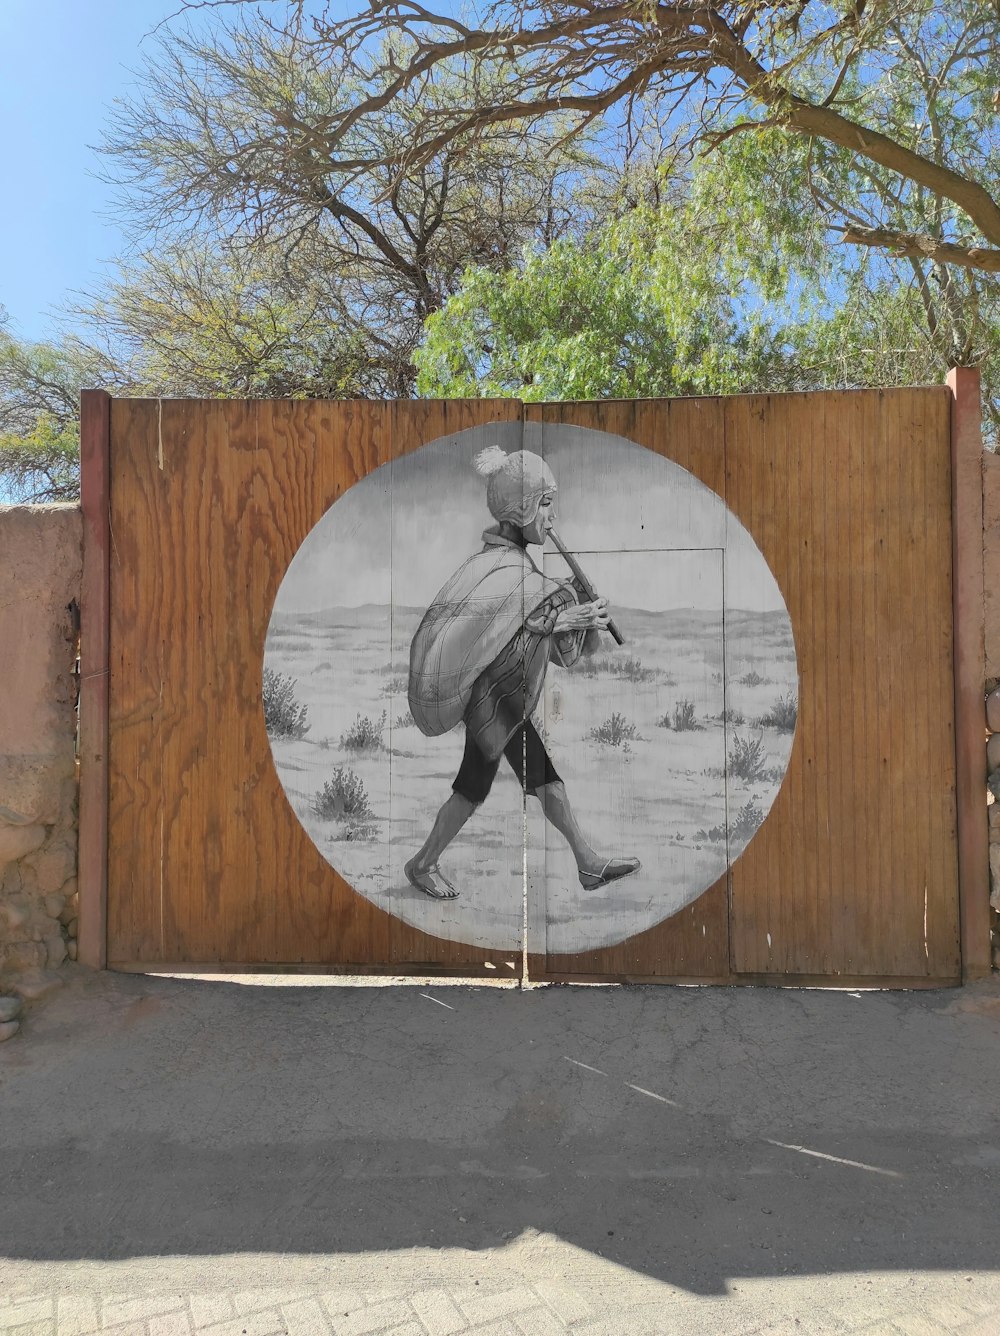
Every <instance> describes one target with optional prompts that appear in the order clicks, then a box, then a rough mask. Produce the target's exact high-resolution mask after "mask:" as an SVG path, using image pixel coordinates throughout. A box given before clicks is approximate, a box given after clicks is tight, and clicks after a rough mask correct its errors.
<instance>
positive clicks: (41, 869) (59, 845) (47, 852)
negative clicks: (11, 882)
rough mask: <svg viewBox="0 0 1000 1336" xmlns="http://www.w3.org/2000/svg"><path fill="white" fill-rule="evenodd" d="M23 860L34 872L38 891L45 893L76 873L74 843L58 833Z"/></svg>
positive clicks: (62, 884)
mask: <svg viewBox="0 0 1000 1336" xmlns="http://www.w3.org/2000/svg"><path fill="white" fill-rule="evenodd" d="M24 862H25V864H26V865H27V866H28V867H29V868H31V869H32V871H33V872H34V874H35V877H36V880H37V883H38V889H39V891H40V892H41V893H42V894H43V895H47V894H49V893H50V892H52V891H57V890H58V889H59V887H60V886H65V884H66V882H67V881H69V879H70V877H72V876H74V875H75V874H76V845H75V844H70V842H69V841H68V840H67V839H66V837H65V835H59V836H56V837H55V838H54V839H52V840H50V841H49V843H48V844H46V845H45V847H44V848H42V849H39V850H38V852H37V853H33V854H31V855H30V856H29V857H28V858H26V859H25V860H24Z"/></svg>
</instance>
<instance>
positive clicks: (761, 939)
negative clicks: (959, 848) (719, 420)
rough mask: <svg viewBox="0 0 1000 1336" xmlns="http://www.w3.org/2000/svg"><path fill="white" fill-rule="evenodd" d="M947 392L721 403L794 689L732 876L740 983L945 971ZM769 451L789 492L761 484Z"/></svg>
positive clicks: (949, 971)
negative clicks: (772, 794)
mask: <svg viewBox="0 0 1000 1336" xmlns="http://www.w3.org/2000/svg"><path fill="white" fill-rule="evenodd" d="M945 403H946V400H945V396H942V394H941V392H940V391H939V390H935V389H933V388H931V389H925V390H915V391H885V392H883V391H864V392H853V393H846V392H845V393H839V392H838V393H831V394H829V395H821V396H795V395H789V396H773V397H772V398H771V399H770V400H769V401H768V402H767V408H766V412H765V414H764V416H763V417H759V418H758V421H759V427H758V428H756V429H755V430H751V431H750V432H749V433H748V432H747V431H746V430H745V426H746V424H747V423H750V424H753V422H754V418H755V408H754V401H750V403H749V404H747V403H738V402H737V401H734V403H733V405H732V408H731V413H732V420H731V424H730V430H729V432H728V435H727V452H728V458H729V499H730V505H731V507H732V509H733V510H734V512H735V514H736V515H737V517H739V518H741V519H742V520H743V521H744V523H746V524H747V525H748V527H749V528H750V530H751V532H752V533H753V534H754V536H755V537H756V538H757V539H758V542H759V543H760V545H761V548H762V550H763V551H764V553H765V556H766V557H767V559H768V563H769V565H770V566H771V568H772V570H773V571H774V572H775V575H776V576H777V578H778V581H779V584H780V585H781V588H782V590H783V591H784V593H785V595H786V600H787V604H788V608H789V611H790V613H791V615H792V620H793V625H794V627H795V631H796V650H797V654H798V666H799V673H800V681H801V690H800V705H799V725H798V727H799V736H798V739H797V743H796V747H795V749H794V750H793V753H792V760H791V765H790V767H789V772H788V776H787V778H786V780H785V783H784V786H783V788H782V792H781V794H780V796H779V799H778V800H777V801H776V802H775V805H774V808H773V809H772V812H771V815H770V817H769V818H768V820H767V822H766V823H765V826H764V828H763V829H762V830H761V831H760V833H759V834H758V836H757V837H756V839H755V841H754V844H753V845H752V846H751V849H750V850H749V851H748V852H747V854H744V855H743V857H742V858H741V859H740V860H739V861H738V862H737V863H736V864H735V865H734V868H733V874H732V883H733V890H732V895H733V909H732V919H733V959H734V967H735V968H736V969H737V970H738V971H739V972H740V973H741V974H743V975H746V976H748V977H749V976H753V977H760V976H762V975H768V974H776V975H780V976H783V977H792V976H795V977H803V978H805V977H824V976H825V977H831V976H832V977H838V976H843V977H847V976H850V977H853V978H861V977H865V976H866V975H871V976H872V977H880V978H892V977H897V978H904V977H905V978H908V979H913V978H916V977H920V976H921V975H926V976H929V977H933V978H937V979H939V980H941V981H945V980H951V979H953V978H954V977H955V974H956V971H957V956H956V955H955V952H954V949H953V937H954V925H955V922H956V918H955V913H956V906H957V886H956V881H955V875H954V866H953V864H954V843H953V838H952V836H951V834H950V826H949V819H948V813H949V807H950V805H951V797H950V794H951V784H952V776H953V773H954V763H953V761H952V760H951V759H950V756H949V748H950V745H951V717H952V708H953V707H952V702H951V699H950V687H949V684H948V682H947V673H946V654H944V653H943V652H942V651H943V647H942V642H941V638H940V635H939V633H938V630H937V627H938V619H939V618H940V615H941V605H942V591H943V588H944V584H943V577H942V574H941V572H942V571H943V572H945V574H946V573H947V571H948V568H949V565H950V553H949V539H948V531H949V530H950V486H949V480H948V478H947V476H946V474H944V473H942V471H941V467H940V457H941V453H942V443H943V439H944V428H945V425H946V424H945V423H944V420H943V417H942V412H943V409H944V407H945ZM768 414H770V416H768ZM741 422H742V423H743V424H744V429H743V430H741V428H740V424H741ZM935 450H936V451H937V454H936V455H935ZM806 451H808V452H809V455H810V458H809V459H808V460H806V458H805V453H806ZM766 460H771V461H772V462H773V463H775V464H776V466H777V469H778V476H779V477H780V476H781V475H782V474H783V475H784V476H785V477H786V479H787V486H786V487H785V488H784V489H782V488H781V487H780V486H779V487H776V488H773V489H771V490H768V489H767V488H766V487H764V488H762V479H767V478H770V477H772V476H774V475H772V474H771V473H770V471H769V468H768V465H767V463H766V462H765V461H766ZM793 479H794V480H795V481H794V482H793V481H792V480H793ZM779 531H780V532H779ZM782 533H793V534H797V535H798V540H799V541H798V542H797V543H790V542H787V541H786V540H785V539H784V538H783V537H782V536H781V534H782ZM980 715H981V711H980ZM980 727H981V718H980ZM949 859H951V871H950V872H949ZM925 885H926V886H927V887H928V890H927V896H928V899H927V906H928V910H927V930H926V931H925V928H924V887H925ZM782 887H785V888H788V887H790V888H792V889H793V892H794V893H793V895H792V896H791V897H789V896H788V894H787V893H785V894H782V890H781V888H782ZM762 925H765V926H766V928H767V931H769V932H770V933H771V938H772V946H771V947H770V948H769V947H768V945H767V941H766V936H765V935H763V934H762V931H761V928H762ZM779 941H780V942H781V943H782V947H781V949H780V950H776V949H774V945H775V944H777V943H778V942H779Z"/></svg>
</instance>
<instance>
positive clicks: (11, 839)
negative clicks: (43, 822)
mask: <svg viewBox="0 0 1000 1336" xmlns="http://www.w3.org/2000/svg"><path fill="white" fill-rule="evenodd" d="M44 843H45V827H44V826H37V825H32V826H11V825H8V824H7V823H6V822H0V866H3V865H4V864H6V863H13V862H14V861H15V860H16V859H19V858H25V857H27V855H28V854H31V853H34V852H35V850H36V849H40V848H41V846H42V845H43V844H44Z"/></svg>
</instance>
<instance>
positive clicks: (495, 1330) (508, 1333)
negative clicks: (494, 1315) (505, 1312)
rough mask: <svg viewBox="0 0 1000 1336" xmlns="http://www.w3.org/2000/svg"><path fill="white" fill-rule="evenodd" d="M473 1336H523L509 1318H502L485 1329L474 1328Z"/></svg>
mask: <svg viewBox="0 0 1000 1336" xmlns="http://www.w3.org/2000/svg"><path fill="white" fill-rule="evenodd" d="M475 1336H523V1333H522V1331H521V1329H520V1328H519V1327H518V1326H516V1325H515V1323H514V1322H512V1321H511V1320H510V1319H509V1318H502V1319H501V1320H500V1321H499V1322H491V1323H489V1324H488V1325H487V1326H485V1327H476V1329H475Z"/></svg>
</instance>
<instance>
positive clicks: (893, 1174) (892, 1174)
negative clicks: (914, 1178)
mask: <svg viewBox="0 0 1000 1336" xmlns="http://www.w3.org/2000/svg"><path fill="white" fill-rule="evenodd" d="M763 1140H764V1141H766V1142H767V1144H768V1145H769V1146H780V1147H781V1149H782V1150H797V1151H798V1153H799V1154H800V1155H813V1156H815V1158H816V1159H817V1160H831V1161H832V1162H833V1163H834V1164H846V1165H847V1166H848V1167H849V1168H851V1169H867V1171H868V1172H869V1173H870V1174H884V1175H885V1176H886V1178H902V1177H903V1175H902V1174H901V1173H899V1172H898V1170H896V1169H880V1168H879V1166H878V1165H877V1164H863V1163H862V1162H861V1160H843V1159H841V1157H840V1156H839V1155H826V1154H824V1152H823V1151H821V1150H809V1149H808V1147H806V1146H789V1145H788V1144H787V1143H786V1142H784V1141H772V1140H771V1138H770V1137H764V1138H763Z"/></svg>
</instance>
